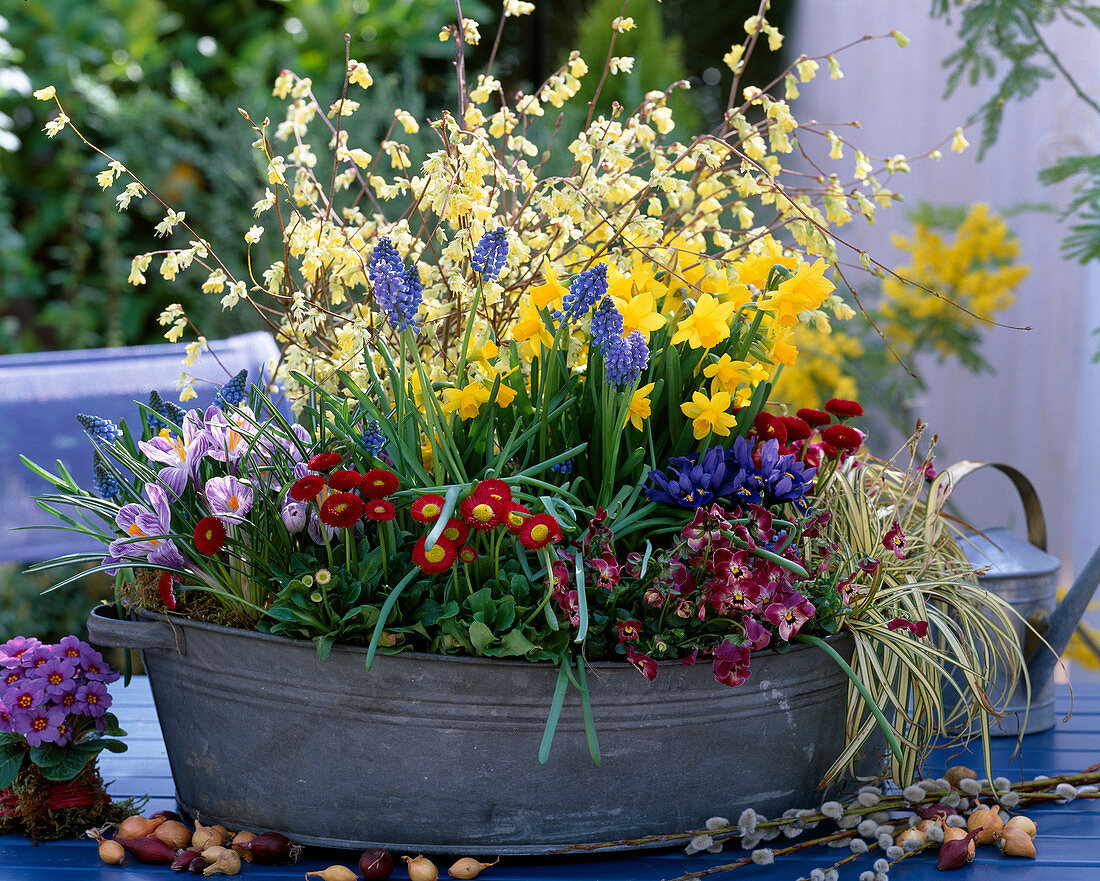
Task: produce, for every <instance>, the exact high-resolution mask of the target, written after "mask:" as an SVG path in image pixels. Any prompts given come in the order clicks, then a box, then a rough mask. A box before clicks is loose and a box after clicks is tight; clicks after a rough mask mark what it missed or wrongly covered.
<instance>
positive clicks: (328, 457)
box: [306, 453, 343, 471]
mask: <svg viewBox="0 0 1100 881" xmlns="http://www.w3.org/2000/svg"><path fill="white" fill-rule="evenodd" d="M341 461H343V458H342V457H341V455H340V454H339V453H318V454H317V455H316V456H314V457H313V458H312V459H310V460H309V462H308V463H307V464H306V467H307V468H309V470H310V471H331V470H332V469H333V468H335V467H336V466H337V465H339V464H340V462H341Z"/></svg>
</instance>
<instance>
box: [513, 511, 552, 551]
mask: <svg viewBox="0 0 1100 881" xmlns="http://www.w3.org/2000/svg"><path fill="white" fill-rule="evenodd" d="M519 540H520V543H521V544H522V545H523V546H524V547H525V548H527V550H529V551H536V550H538V549H539V548H544V547H546V546H547V545H548V544H550V543H551V542H555V541H561V527H560V526H558V521H557V520H555V519H554V517H553V515H551V514H546V513H543V514H532V515H531V516H530V517H528V518H527V519H526V520H525V521H524V522H523V529H522V530H520V533H519Z"/></svg>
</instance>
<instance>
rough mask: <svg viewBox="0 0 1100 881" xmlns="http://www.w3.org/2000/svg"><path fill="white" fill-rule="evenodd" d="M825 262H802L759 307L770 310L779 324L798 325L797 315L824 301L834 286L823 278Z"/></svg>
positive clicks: (814, 307) (786, 325) (816, 306)
mask: <svg viewBox="0 0 1100 881" xmlns="http://www.w3.org/2000/svg"><path fill="white" fill-rule="evenodd" d="M827 268H828V264H827V263H826V262H825V261H824V260H822V259H821V258H818V259H817V260H816V261H814V264H813V265H812V266H811V265H809V264H808V263H803V264H802V265H800V266H799V267H798V269H797V270H795V273H794V275H793V276H792V277H791V278H788V279H787V280H786V281H785V282H783V283H782V284H780V285H779V288H778V289H777V290H776V291H775V292H774V293H772V294H770V295H769V296H767V297H766V298H764V299H763V300H762V301H761V308H763V309H766V310H768V311H769V312H772V313H773V314H774V315H775V319H776V321H777V322H778V323H779V325H780V326H782V327H793V326H794V325H796V324H798V316H799V314H800V313H802V312H806V311H807V310H809V309H816V308H818V307H819V306H820V305H821V304H822V303H824V302H825V298H826V297H827V296H829V294H831V293H832V292H833V291H834V290H835V289H836V287H835V285H834V284H833V283H832V282H831V281H829V279H827V278H825V276H824V272H825V270H826V269H827Z"/></svg>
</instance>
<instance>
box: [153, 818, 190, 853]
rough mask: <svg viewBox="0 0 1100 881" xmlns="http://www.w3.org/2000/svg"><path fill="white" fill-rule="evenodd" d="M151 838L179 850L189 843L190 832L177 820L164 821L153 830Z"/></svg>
mask: <svg viewBox="0 0 1100 881" xmlns="http://www.w3.org/2000/svg"><path fill="white" fill-rule="evenodd" d="M153 837H154V838H159V839H160V840H161V841H163V842H164V843H165V844H170V845H172V847H174V848H175V849H176V850H180V849H181V848H184V847H187V845H189V844H190V843H191V830H190V829H188V828H187V827H186V826H184V825H183V823H181V822H179V820H165V821H164V822H163V823H161V824H160V825H159V826H157V828H156V829H154V830H153Z"/></svg>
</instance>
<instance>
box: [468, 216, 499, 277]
mask: <svg viewBox="0 0 1100 881" xmlns="http://www.w3.org/2000/svg"><path fill="white" fill-rule="evenodd" d="M507 259H508V236H507V234H506V233H505V231H504V227H503V226H498V227H497V228H496V229H494V230H493V231H492V232H487V233H485V235H483V236H482V237H481V241H479V242H478V243H477V247H475V248H474V253H473V256H472V257H470V268H471V269H473V271H474V272H476V273H478V274H479V275H481V276H483V277H484V278H496V277H497V276H498V275H500V271H501V270H502V269H503V268H504V263H505V261H506V260H507Z"/></svg>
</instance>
